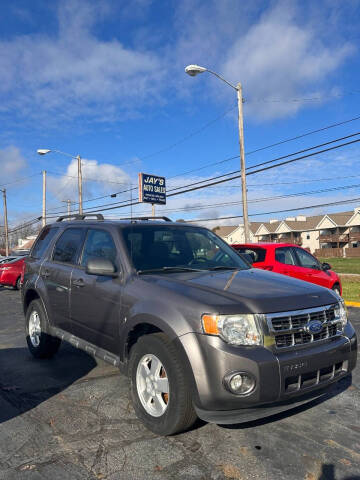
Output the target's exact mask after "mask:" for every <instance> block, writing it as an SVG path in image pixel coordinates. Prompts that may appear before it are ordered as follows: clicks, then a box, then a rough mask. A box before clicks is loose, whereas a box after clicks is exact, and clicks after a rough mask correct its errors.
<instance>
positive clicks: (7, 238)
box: [1, 188, 9, 257]
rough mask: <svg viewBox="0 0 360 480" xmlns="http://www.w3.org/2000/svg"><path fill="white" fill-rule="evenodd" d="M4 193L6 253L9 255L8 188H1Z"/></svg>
mask: <svg viewBox="0 0 360 480" xmlns="http://www.w3.org/2000/svg"><path fill="white" fill-rule="evenodd" d="M1 191H2V193H3V201H4V226H5V255H6V256H7V257H8V256H9V228H8V221H7V205H6V189H5V188H4V190H1Z"/></svg>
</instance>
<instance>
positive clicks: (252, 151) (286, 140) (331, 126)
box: [50, 107, 360, 208]
mask: <svg viewBox="0 0 360 480" xmlns="http://www.w3.org/2000/svg"><path fill="white" fill-rule="evenodd" d="M233 108H234V107H232V109H233ZM232 109H231V110H232ZM231 110H229V111H231ZM229 111H226V112H224V113H223V114H222V115H221V116H220V117H218V118H217V119H219V118H222V117H223V116H224V115H226V114H227V113H229ZM217 119H215V120H213V121H211V122H209V124H211V123H214V122H215V121H216V120H217ZM359 119H360V115H359V116H356V117H353V118H350V119H348V120H344V121H342V122H337V123H333V124H330V125H327V126H325V127H322V128H318V129H316V130H311V131H309V132H305V133H303V134H300V135H297V136H295V137H290V138H287V139H284V140H281V141H279V142H276V143H272V144H270V145H266V146H264V147H260V148H257V149H255V150H251V151H249V152H246V156H249V155H252V154H254V153H257V152H260V151H263V150H266V149H269V148H273V147H276V146H278V145H282V144H284V143H288V142H291V141H294V140H298V139H300V138H303V137H306V136H309V135H313V134H315V133H319V132H323V131H325V130H329V129H331V128H335V127H338V126H341V125H346V124H348V123H351V122H354V121H356V120H359ZM204 127H205V126H204ZM204 127H202V129H204ZM199 131H201V128H200V129H199ZM190 135H191V134H190ZM334 141H335V140H334ZM173 145H175V144H173ZM311 148H316V147H310V149H311ZM150 155H153V154H150ZM144 158H146V157H143V159H144ZM236 158H239V155H234V156H231V157H227V158H225V159H223V160H220V161H217V162H212V163H208V164H205V165H203V166H201V167H198V168H195V169H192V170H187V171H185V172H182V173H178V174H176V175H173V176H172V177H168V179H167V180H172V179H173V178H177V177H180V176H182V175H187V174H189V173H194V172H197V171H200V170H203V169H205V168H207V167H209V166H215V165H221V164H223V163H226V162H229V161H231V160H234V159H236ZM123 165H124V164H123ZM236 172H237V171H235V172H231V173H236ZM50 173H51V172H50ZM52 173H53V174H55V175H61V174H60V173H55V172H52ZM229 174H230V173H229ZM74 178H77V177H74ZM116 183H117V182H116ZM134 190H137V188H136V187H134V188H132V191H134ZM129 191H130V190H125V191H122V192H115V193H112V194H108V195H103V196H100V197H94V198H90V199H85V200H83V203H87V202H92V201H95V200H102V199H103V198H109V197H111V196H112V195H120V194H121V193H126V192H129ZM74 204H78V203H77V202H76V203H74ZM59 208H60V207H59Z"/></svg>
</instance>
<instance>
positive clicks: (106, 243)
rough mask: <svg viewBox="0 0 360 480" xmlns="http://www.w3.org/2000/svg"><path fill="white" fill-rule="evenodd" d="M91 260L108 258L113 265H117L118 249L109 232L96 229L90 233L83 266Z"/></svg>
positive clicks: (82, 262)
mask: <svg viewBox="0 0 360 480" xmlns="http://www.w3.org/2000/svg"><path fill="white" fill-rule="evenodd" d="M91 258H106V259H108V260H110V261H111V262H112V263H113V264H115V263H116V262H115V261H116V247H115V244H114V240H113V239H112V236H111V234H110V233H109V232H106V231H105V230H95V229H94V230H91V229H90V230H89V231H88V234H87V237H86V240H85V246H84V250H83V254H82V260H81V265H83V266H85V265H86V264H87V262H88V260H89V259H91Z"/></svg>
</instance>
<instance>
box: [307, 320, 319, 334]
mask: <svg viewBox="0 0 360 480" xmlns="http://www.w3.org/2000/svg"><path fill="white" fill-rule="evenodd" d="M305 328H306V330H307V331H308V332H310V333H319V332H321V330H322V328H323V325H322V323H321V322H320V320H312V321H311V322H309V323H308V324H307V325H306V327H305Z"/></svg>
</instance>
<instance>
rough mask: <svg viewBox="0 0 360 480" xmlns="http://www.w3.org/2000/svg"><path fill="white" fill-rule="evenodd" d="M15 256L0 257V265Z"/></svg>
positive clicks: (13, 258)
mask: <svg viewBox="0 0 360 480" xmlns="http://www.w3.org/2000/svg"><path fill="white" fill-rule="evenodd" d="M15 258H17V257H16V256H10V257H0V265H1V264H2V263H9V262H10V261H11V260H15Z"/></svg>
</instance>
